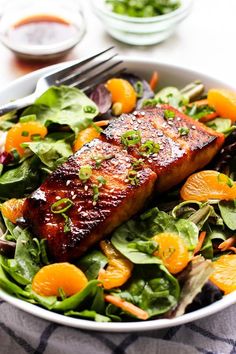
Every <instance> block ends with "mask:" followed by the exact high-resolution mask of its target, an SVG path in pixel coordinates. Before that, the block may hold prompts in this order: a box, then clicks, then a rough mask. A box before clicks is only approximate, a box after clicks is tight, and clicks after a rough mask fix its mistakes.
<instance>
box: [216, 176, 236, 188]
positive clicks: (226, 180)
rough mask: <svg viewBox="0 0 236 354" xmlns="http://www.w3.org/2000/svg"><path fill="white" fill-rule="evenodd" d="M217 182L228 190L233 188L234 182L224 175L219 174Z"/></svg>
mask: <svg viewBox="0 0 236 354" xmlns="http://www.w3.org/2000/svg"><path fill="white" fill-rule="evenodd" d="M217 180H218V182H219V183H225V184H226V185H227V186H228V187H230V188H232V187H233V186H234V181H233V180H232V179H231V178H229V177H228V176H227V175H225V174H224V173H219V174H218V176H217Z"/></svg>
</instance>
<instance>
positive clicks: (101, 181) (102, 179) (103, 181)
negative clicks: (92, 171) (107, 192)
mask: <svg viewBox="0 0 236 354" xmlns="http://www.w3.org/2000/svg"><path fill="white" fill-rule="evenodd" d="M97 180H98V182H99V183H101V184H106V183H107V181H106V180H105V178H104V177H102V176H98V178H97Z"/></svg>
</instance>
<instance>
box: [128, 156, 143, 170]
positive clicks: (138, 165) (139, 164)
mask: <svg viewBox="0 0 236 354" xmlns="http://www.w3.org/2000/svg"><path fill="white" fill-rule="evenodd" d="M143 163H144V161H143V159H136V158H135V157H134V158H133V159H132V160H131V165H132V167H133V169H134V170H136V171H137V170H139V169H140V168H141V167H142V166H143Z"/></svg>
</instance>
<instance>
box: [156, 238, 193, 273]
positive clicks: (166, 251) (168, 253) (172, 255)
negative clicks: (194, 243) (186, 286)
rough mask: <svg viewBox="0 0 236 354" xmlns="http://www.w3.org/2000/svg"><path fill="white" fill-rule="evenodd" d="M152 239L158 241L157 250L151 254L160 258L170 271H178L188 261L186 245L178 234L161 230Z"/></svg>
mask: <svg viewBox="0 0 236 354" xmlns="http://www.w3.org/2000/svg"><path fill="white" fill-rule="evenodd" d="M152 239H153V240H154V241H156V242H157V243H158V250H157V251H155V252H154V254H153V255H154V256H157V257H159V258H161V259H162V261H163V263H164V265H165V266H166V268H167V269H168V270H169V272H170V273H172V274H176V273H179V272H181V270H183V269H184V268H185V267H186V266H187V264H188V262H189V261H190V255H189V252H188V247H187V245H186V244H185V242H184V240H183V239H182V238H181V237H180V236H179V235H177V234H172V233H168V232H163V233H160V234H157V235H155V236H154V237H153V238H152Z"/></svg>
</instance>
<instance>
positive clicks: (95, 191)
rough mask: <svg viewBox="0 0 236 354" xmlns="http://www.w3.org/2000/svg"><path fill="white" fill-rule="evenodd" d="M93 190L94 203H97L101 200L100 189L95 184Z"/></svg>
mask: <svg viewBox="0 0 236 354" xmlns="http://www.w3.org/2000/svg"><path fill="white" fill-rule="evenodd" d="M92 188H93V201H94V202H97V201H98V199H99V194H100V193H99V188H98V186H97V185H96V184H93V186H92Z"/></svg>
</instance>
